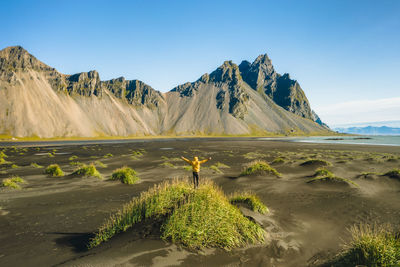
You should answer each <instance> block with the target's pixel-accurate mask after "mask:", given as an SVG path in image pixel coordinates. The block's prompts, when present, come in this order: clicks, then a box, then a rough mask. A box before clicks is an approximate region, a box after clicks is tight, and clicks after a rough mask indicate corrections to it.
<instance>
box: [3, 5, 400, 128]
mask: <svg viewBox="0 0 400 267" xmlns="http://www.w3.org/2000/svg"><path fill="white" fill-rule="evenodd" d="M0 6H1V10H2V12H1V13H2V16H0V23H1V25H2V26H1V27H0V48H4V47H7V46H11V45H22V46H23V47H24V48H25V49H27V50H28V51H29V52H30V53H32V54H33V55H35V56H36V57H37V58H38V59H40V60H41V61H43V62H45V63H46V64H48V65H50V66H53V67H55V68H56V69H58V70H59V71H60V72H62V73H67V74H72V73H77V72H82V71H89V70H92V69H96V70H97V71H99V73H100V77H101V78H102V79H103V80H106V79H111V78H115V77H119V76H124V77H125V78H127V79H139V80H142V81H144V82H146V83H148V84H149V85H151V86H152V87H153V88H155V89H157V90H160V91H163V92H166V91H168V90H170V89H172V88H173V87H174V86H176V85H178V84H182V83H184V82H187V81H194V80H197V79H198V78H199V77H200V76H201V75H202V74H203V73H206V72H211V71H213V70H214V69H216V68H217V67H218V66H219V65H221V64H222V62H223V61H224V60H233V61H234V62H236V63H237V64H239V63H240V62H241V61H242V60H244V59H246V60H249V61H253V60H254V59H255V58H256V57H257V56H258V55H259V54H264V53H267V54H268V55H269V57H270V58H271V60H272V62H273V64H274V66H275V68H276V70H277V71H278V72H280V73H285V72H288V73H290V75H291V77H292V78H294V79H296V80H298V81H299V83H300V85H301V86H302V88H303V89H304V91H305V93H306V95H307V97H308V98H309V100H310V102H311V106H312V108H314V109H315V110H316V111H317V112H318V113H319V114H320V116H321V118H322V120H324V121H326V122H327V123H328V124H330V125H335V124H343V123H352V122H363V121H382V120H396V119H399V118H400V82H399V77H400V15H399V14H400V1H397V0H393V1H384V0H383V1H367V0H362V1H356V0H345V1H340V0H336V1H333V0H318V1H307V0H304V1H251V0H249V1H244V0H243V1H235V0H231V1H174V0H171V1H166V0H164V1H18V0H16V1H5V0H4V1H1V3H0ZM387 103H390V105H389V106H390V107H389V108H388V107H387ZM338 113H340V114H339V115H338Z"/></svg>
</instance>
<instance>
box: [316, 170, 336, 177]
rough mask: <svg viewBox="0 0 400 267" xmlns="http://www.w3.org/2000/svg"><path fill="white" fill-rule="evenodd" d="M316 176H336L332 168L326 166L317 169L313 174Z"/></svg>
mask: <svg viewBox="0 0 400 267" xmlns="http://www.w3.org/2000/svg"><path fill="white" fill-rule="evenodd" d="M313 176H314V177H334V176H335V175H334V174H333V172H331V171H330V170H327V169H325V168H320V169H317V170H316V171H315V173H314V175H313Z"/></svg>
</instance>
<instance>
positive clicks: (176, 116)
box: [163, 61, 326, 134]
mask: <svg viewBox="0 0 400 267" xmlns="http://www.w3.org/2000/svg"><path fill="white" fill-rule="evenodd" d="M165 97H166V101H167V106H168V113H167V116H166V120H165V121H166V124H164V125H163V126H164V127H163V130H164V131H170V132H175V133H178V134H196V133H197V134H199V133H201V134H261V133H266V132H275V133H286V134H287V133H311V132H323V131H326V129H325V128H324V127H322V126H320V125H318V124H317V123H315V122H314V121H312V120H310V119H305V118H302V117H299V116H297V115H296V114H293V113H291V112H288V111H286V110H284V109H283V108H282V107H280V106H278V105H277V104H276V103H274V101H272V100H271V99H270V98H269V97H268V96H267V95H265V94H264V93H263V92H262V93H259V92H257V91H255V90H253V89H252V88H251V87H250V86H249V85H248V84H247V83H246V82H245V81H244V80H243V78H242V76H241V74H240V71H239V67H238V66H237V65H236V64H234V63H232V62H231V61H226V62H224V64H223V65H222V66H220V67H219V68H218V69H217V70H215V71H214V72H212V73H211V74H210V75H208V74H204V75H203V76H202V77H201V78H200V79H199V80H198V81H196V82H194V83H186V84H184V85H180V86H178V87H176V88H174V89H172V90H171V91H170V92H168V93H166V96H165Z"/></svg>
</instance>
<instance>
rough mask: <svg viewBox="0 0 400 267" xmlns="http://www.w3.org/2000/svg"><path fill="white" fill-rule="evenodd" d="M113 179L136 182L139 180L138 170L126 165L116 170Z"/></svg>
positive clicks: (128, 182) (126, 182)
mask: <svg viewBox="0 0 400 267" xmlns="http://www.w3.org/2000/svg"><path fill="white" fill-rule="evenodd" d="M111 179H112V180H120V181H121V182H122V183H124V184H135V183H136V182H137V181H139V177H138V176H137V173H136V171H135V170H133V169H131V168H129V167H126V166H124V167H122V168H119V169H116V170H114V171H113V174H112V176H111Z"/></svg>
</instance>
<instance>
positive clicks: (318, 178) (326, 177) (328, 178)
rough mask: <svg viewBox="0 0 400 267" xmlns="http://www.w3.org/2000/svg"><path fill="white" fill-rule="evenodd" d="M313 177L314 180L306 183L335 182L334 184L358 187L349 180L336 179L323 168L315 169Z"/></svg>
mask: <svg viewBox="0 0 400 267" xmlns="http://www.w3.org/2000/svg"><path fill="white" fill-rule="evenodd" d="M313 176H314V178H311V179H309V180H307V183H314V182H336V183H341V184H347V185H352V186H354V187H357V188H358V187H359V185H358V184H356V183H355V182H353V181H351V180H349V179H345V178H341V177H337V176H335V175H334V174H333V173H332V172H331V171H330V170H327V169H324V168H321V169H317V171H316V172H315V174H314V175H313Z"/></svg>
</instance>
